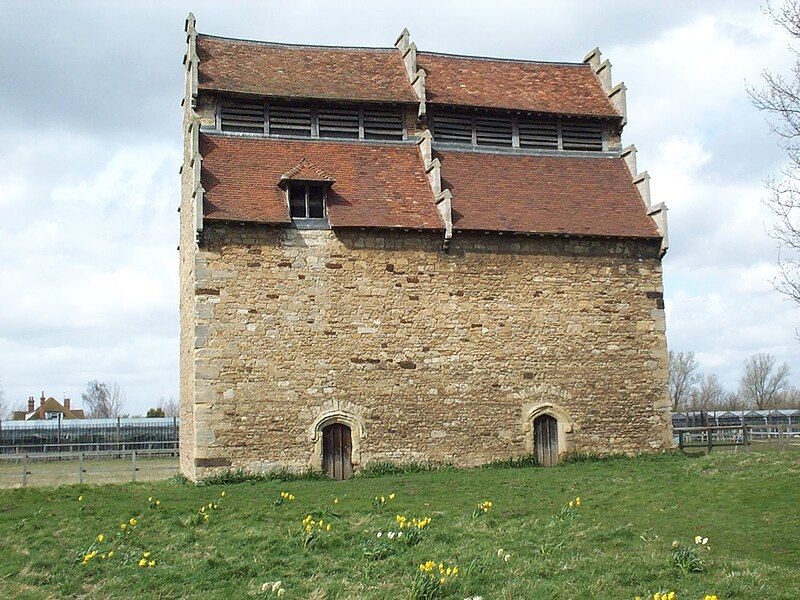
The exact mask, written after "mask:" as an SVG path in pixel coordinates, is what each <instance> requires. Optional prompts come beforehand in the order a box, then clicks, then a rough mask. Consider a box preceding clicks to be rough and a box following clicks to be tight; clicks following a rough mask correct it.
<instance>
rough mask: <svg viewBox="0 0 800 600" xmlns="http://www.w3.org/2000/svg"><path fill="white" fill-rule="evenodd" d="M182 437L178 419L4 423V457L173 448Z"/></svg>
mask: <svg viewBox="0 0 800 600" xmlns="http://www.w3.org/2000/svg"><path fill="white" fill-rule="evenodd" d="M179 436H180V420H179V419H178V418H177V417H169V418H154V419H147V418H133V419H128V418H116V419H70V420H65V419H50V420H40V421H2V422H0V455H4V454H34V453H52V452H86V451H88V450H95V451H99V450H101V449H105V450H133V449H153V450H157V449H171V448H174V447H176V444H177V442H178V438H179Z"/></svg>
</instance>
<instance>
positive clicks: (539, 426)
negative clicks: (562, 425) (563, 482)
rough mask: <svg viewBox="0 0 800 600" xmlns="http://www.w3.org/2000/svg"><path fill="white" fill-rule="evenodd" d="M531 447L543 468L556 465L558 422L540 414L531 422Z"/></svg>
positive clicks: (553, 418)
mask: <svg viewBox="0 0 800 600" xmlns="http://www.w3.org/2000/svg"><path fill="white" fill-rule="evenodd" d="M533 447H534V450H535V451H536V459H537V460H538V462H539V464H540V465H542V466H545V467H552V466H553V465H555V464H557V463H558V420H557V419H556V418H555V417H553V416H552V415H548V414H542V415H539V416H538V417H536V419H534V421H533Z"/></svg>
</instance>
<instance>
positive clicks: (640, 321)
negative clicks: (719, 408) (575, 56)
mask: <svg viewBox="0 0 800 600" xmlns="http://www.w3.org/2000/svg"><path fill="white" fill-rule="evenodd" d="M186 38H187V52H186V55H185V57H184V67H185V71H186V85H185V95H184V100H183V108H184V120H183V131H184V156H183V164H182V167H181V190H182V198H181V206H180V232H181V233H180V248H179V250H180V282H181V285H180V328H181V338H180V339H181V349H180V356H181V367H180V379H181V441H180V453H181V470H182V472H183V473H184V474H185V475H186V476H187V477H188V478H190V479H192V480H197V479H201V478H203V477H206V476H209V475H213V474H214V473H217V472H219V471H222V470H226V469H231V468H242V469H246V470H251V471H266V470H270V469H273V468H280V467H288V468H290V469H297V470H302V469H306V468H309V467H312V468H315V469H324V470H325V471H326V472H328V473H329V474H330V475H331V476H332V477H336V478H344V477H347V476H349V475H350V474H351V473H352V472H357V471H358V470H359V468H361V467H362V466H363V465H365V464H367V463H369V462H371V461H384V460H391V461H396V462H405V461H428V460H431V461H442V462H449V463H454V464H456V465H463V466H471V465H479V464H482V463H486V462H489V461H492V460H496V459H506V458H511V457H519V456H522V455H525V454H528V453H533V454H535V455H536V456H537V457H538V459H539V460H540V461H541V462H543V463H544V464H552V463H553V462H555V461H557V460H558V459H559V458H561V457H563V456H564V455H565V453H568V452H574V451H579V452H593V453H610V452H625V453H635V452H641V451H658V450H662V449H664V448H668V447H670V446H671V445H672V437H671V424H670V413H669V403H668V396H667V364H668V360H667V348H666V338H665V315H664V304H663V287H662V267H661V259H662V257H663V255H664V253H665V252H666V250H667V245H668V240H667V223H666V207H665V206H664V204H657V205H654V204H652V203H651V199H650V192H649V177H648V175H647V173H646V172H645V173H639V172H638V171H637V168H636V154H635V148H633V147H632V146H629V147H627V148H622V144H621V132H622V128H623V126H624V124H625V121H626V119H627V114H626V105H625V93H626V90H625V86H624V85H623V84H617V85H613V84H612V80H611V65H610V63H609V62H608V61H602V60H601V55H600V51H599V50H594V51H592V52H590V53H589V54H588V55H587V57H586V59H585V60H584V62H581V63H546V62H536V61H519V60H504V59H488V58H482V57H467V56H453V55H445V54H435V53H427V52H422V51H419V50H418V49H417V47H416V45H415V44H414V43H413V42H411V41H410V36H409V33H408V31H407V30H404V31H403V32H402V33H401V35H400V36H399V37H398V39H397V41H396V43H395V45H394V47H389V48H342V47H324V46H307V45H289V44H273V43H267V42H256V41H249V40H235V39H227V38H219V37H214V36H207V35H202V34H198V33H197V31H196V29H195V20H194V17H193V16H192V15H189V18H188V19H187V21H186Z"/></svg>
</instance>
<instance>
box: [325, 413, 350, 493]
mask: <svg viewBox="0 0 800 600" xmlns="http://www.w3.org/2000/svg"><path fill="white" fill-rule="evenodd" d="M322 469H323V470H324V471H325V473H326V474H327V475H328V477H330V478H332V479H349V478H350V477H351V476H352V475H353V439H352V436H351V432H350V428H349V427H348V426H347V425H345V424H343V423H331V424H330V425H328V426H327V427H325V428H324V429H323V430H322Z"/></svg>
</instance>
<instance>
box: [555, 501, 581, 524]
mask: <svg viewBox="0 0 800 600" xmlns="http://www.w3.org/2000/svg"><path fill="white" fill-rule="evenodd" d="M580 506H581V497H580V496H578V497H577V498H575V499H574V500H570V501H569V502H567V503H566V504H565V505H564V506H562V507H561V510H560V511H559V512H558V515H556V520H557V521H567V520H569V519H572V517H574V516H575V509H577V508H580Z"/></svg>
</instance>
